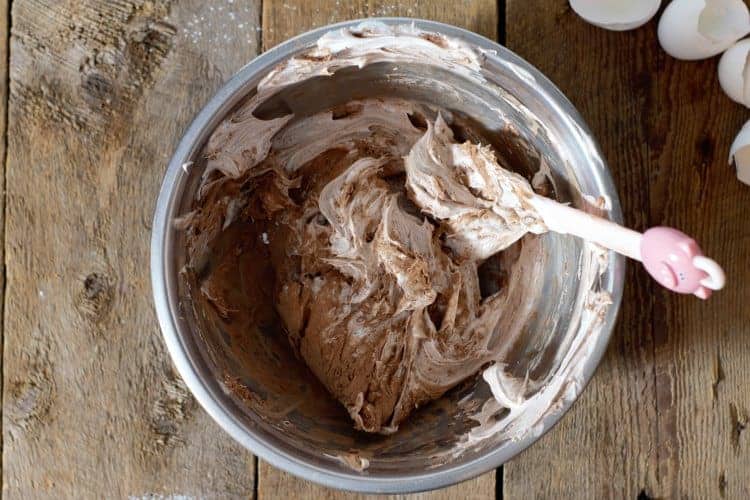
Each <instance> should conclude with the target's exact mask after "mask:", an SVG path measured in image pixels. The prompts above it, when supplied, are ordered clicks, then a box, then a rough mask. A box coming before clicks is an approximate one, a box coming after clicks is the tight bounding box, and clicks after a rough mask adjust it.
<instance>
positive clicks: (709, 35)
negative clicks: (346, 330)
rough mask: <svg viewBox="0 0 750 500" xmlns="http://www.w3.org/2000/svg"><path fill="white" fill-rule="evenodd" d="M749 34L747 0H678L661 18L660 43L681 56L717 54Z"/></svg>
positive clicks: (693, 56) (702, 57)
mask: <svg viewBox="0 0 750 500" xmlns="http://www.w3.org/2000/svg"><path fill="white" fill-rule="evenodd" d="M748 33H750V12H748V9H747V6H746V5H745V2H743V0H674V1H673V2H672V3H670V4H669V5H668V6H667V8H666V9H665V10H664V13H663V14H662V16H661V19H660V20H659V43H660V44H661V46H662V48H663V49H664V50H665V51H666V52H667V54H669V55H671V56H672V57H675V58H677V59H684V60H696V59H705V58H707V57H711V56H715V55H716V54H719V53H721V52H723V51H724V50H726V49H727V48H729V47H730V46H731V45H732V44H733V43H734V42H736V41H737V40H739V39H740V38H742V37H744V36H745V35H747V34H748Z"/></svg>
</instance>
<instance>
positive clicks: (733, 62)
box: [719, 38, 750, 107]
mask: <svg viewBox="0 0 750 500" xmlns="http://www.w3.org/2000/svg"><path fill="white" fill-rule="evenodd" d="M749 55H750V38H747V39H745V40H741V41H739V42H737V43H735V44H734V45H732V46H731V47H730V48H729V49H727V51H726V52H724V55H722V56H721V60H720V61H719V83H720V84H721V88H722V89H723V90H724V92H725V93H726V94H727V95H728V96H729V97H730V98H731V99H732V100H733V101H735V102H738V103H740V104H744V105H745V106H748V107H750V64H748V63H749V62H750V61H749V60H748V56H749Z"/></svg>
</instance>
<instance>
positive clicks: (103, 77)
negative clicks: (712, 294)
mask: <svg viewBox="0 0 750 500" xmlns="http://www.w3.org/2000/svg"><path fill="white" fill-rule="evenodd" d="M259 22H260V9H259V2H257V1H245V2H242V3H241V4H239V2H238V3H237V4H233V3H231V2H230V3H227V2H222V3H221V4H218V3H215V4H213V3H209V2H202V1H200V0H187V1H182V2H179V3H177V2H174V3H173V2H172V1H169V0H120V1H118V2H101V1H96V0H86V1H78V0H65V1H61V0H16V1H15V2H13V9H12V26H13V29H12V37H11V42H10V46H11V60H10V103H9V107H10V110H9V134H8V162H7V181H8V182H7V226H6V247H5V250H6V255H7V261H8V263H9V265H8V268H7V289H6V309H5V342H4V363H5V366H4V390H3V408H4V412H3V438H4V449H3V463H4V469H3V495H7V496H8V497H9V498H40V497H54V498H127V497H132V498H162V497H171V496H173V495H175V496H184V497H190V498H235V497H238V496H245V497H247V496H250V495H252V493H253V489H254V458H253V457H252V455H250V454H249V453H247V452H245V451H244V450H243V449H242V448H241V447H240V446H239V445H237V444H235V443H234V442H233V441H232V440H231V439H230V438H229V437H228V436H227V435H226V434H225V433H224V432H223V431H221V429H219V427H218V426H216V425H215V424H214V423H213V422H212V421H211V419H210V418H209V417H208V415H207V414H205V413H204V412H203V411H202V410H200V409H199V408H198V406H197V404H196V402H195V401H194V399H193V398H192V396H191V395H190V393H189V391H188V389H187V388H186V387H185V385H184V384H183V382H182V381H181V380H180V379H179V377H178V376H177V375H176V373H175V371H174V370H173V368H172V364H171V362H170V360H169V358H168V356H167V355H166V352H165V349H164V345H163V341H162V339H161V335H160V332H159V328H158V326H157V323H156V319H155V315H154V313H153V306H152V298H151V289H150V279H149V267H148V262H149V239H150V228H151V218H152V214H153V207H154V203H155V200H156V195H157V192H158V189H159V185H160V183H161V178H162V175H163V173H164V170H165V168H166V164H167V161H168V158H169V156H170V155H171V152H172V150H173V148H174V147H175V145H176V141H177V140H178V139H179V137H180V136H181V134H182V132H183V129H184V128H185V127H186V125H187V124H188V123H189V122H190V120H191V119H192V118H193V116H194V115H195V113H196V112H197V111H198V109H200V107H201V106H202V105H203V104H204V102H205V101H206V100H207V99H208V98H209V97H210V96H211V95H212V93H213V92H214V91H215V89H216V88H217V87H218V86H219V85H220V84H221V83H222V81H223V80H224V79H226V78H227V77H228V76H230V75H231V74H232V73H233V72H234V71H236V70H237V69H238V68H239V67H240V66H241V65H243V64H244V63H246V62H247V61H248V60H250V59H251V58H252V57H253V56H254V55H255V54H256V52H257V50H258V48H259V38H260V36H259V31H258V29H257V28H258V27H259Z"/></svg>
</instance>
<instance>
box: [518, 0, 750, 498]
mask: <svg viewBox="0 0 750 500" xmlns="http://www.w3.org/2000/svg"><path fill="white" fill-rule="evenodd" d="M655 31H656V23H655V22H652V23H650V24H649V25H648V26H646V27H644V28H641V29H639V30H637V31H634V32H628V33H612V32H607V31H604V30H600V29H597V28H594V27H592V26H589V25H587V24H586V23H584V22H583V21H581V20H580V19H579V18H578V17H577V16H576V15H575V13H573V12H572V11H571V10H570V9H569V7H568V2H567V1H566V0H547V1H545V2H544V6H543V7H541V6H540V5H539V3H538V2H536V3H532V2H524V1H520V0H510V1H508V6H507V44H508V46H509V48H511V49H512V50H514V51H516V52H518V53H519V54H520V55H521V56H523V57H525V58H526V59H528V60H529V61H530V62H531V63H532V64H534V65H536V66H537V67H538V68H539V69H541V70H542V71H543V72H545V73H546V74H547V75H549V76H550V78H551V79H552V80H553V81H554V82H555V83H557V84H558V85H559V86H560V88H561V89H562V90H563V92H565V93H566V94H567V95H568V97H569V98H570V99H571V100H572V101H573V103H574V104H575V105H576V106H577V107H578V108H579V110H580V111H581V112H582V114H583V115H584V117H585V118H586V120H587V121H588V123H589V124H590V126H591V128H592V129H593V131H594V133H595V135H596V136H597V138H598V140H599V142H600V144H601V146H602V148H603V150H604V153H605V155H606V157H607V158H608V160H609V163H610V166H611V168H612V170H613V173H614V177H615V179H616V182H617V185H618V188H619V192H620V197H621V200H622V202H623V206H624V209H625V214H626V221H627V223H628V224H630V225H632V226H633V227H636V228H638V229H644V228H646V227H648V226H654V225H659V224H666V225H674V226H677V227H679V228H682V229H683V230H685V231H686V232H688V233H689V234H691V235H694V236H695V237H696V238H697V239H698V240H699V241H700V242H701V243H702V245H703V248H704V250H706V251H707V253H709V254H710V255H711V256H713V257H715V258H716V259H717V260H718V261H719V262H721V263H722V264H724V265H725V267H726V269H727V271H728V274H729V276H730V282H729V285H728V288H727V289H726V290H725V291H723V292H721V293H719V294H717V295H715V297H714V298H712V299H711V301H709V302H708V303H703V302H701V301H699V300H697V299H695V298H692V297H682V296H676V295H670V294H668V293H667V292H665V291H663V290H661V289H659V288H658V287H657V286H655V285H654V284H652V283H651V282H650V280H649V278H648V277H647V276H646V274H645V272H643V271H642V270H641V269H638V268H637V267H636V266H630V269H629V270H628V274H627V284H626V292H625V300H624V304H623V309H622V313H621V316H620V320H619V325H618V328H617V331H616V333H615V335H614V336H613V339H612V343H611V345H610V349H609V352H608V355H607V357H606V360H605V362H604V363H603V365H602V367H601V368H600V369H599V371H598V372H597V374H596V376H595V378H594V380H593V382H592V383H591V384H590V386H589V388H588V389H587V391H586V392H585V393H584V395H583V397H582V398H581V400H580V401H579V402H578V403H577V404H576V405H575V407H574V408H573V410H572V411H571V412H570V414H569V415H568V416H566V417H565V418H564V419H563V421H562V422H561V423H560V425H558V426H557V428H555V429H554V430H553V431H552V432H550V433H549V435H547V436H546V437H545V438H543V439H542V440H541V441H540V443H538V444H537V445H536V446H534V447H533V448H532V449H530V450H528V451H527V452H526V453H524V454H523V455H522V456H521V457H519V458H518V459H517V460H515V461H513V462H511V463H509V464H507V465H506V467H505V479H504V487H505V488H504V489H505V493H506V495H507V497H508V498H518V497H541V498H557V497H575V498H603V497H616V498H621V497H622V498H635V497H636V496H638V495H639V494H640V493H644V494H645V495H647V497H659V498H661V497H694V498H707V497H712V498H715V497H723V496H726V497H727V498H744V497H747V496H748V494H749V493H750V476H748V474H747V471H748V470H750V438H748V436H747V435H746V433H745V432H744V428H745V427H746V425H747V415H748V410H750V394H749V393H748V392H747V390H743V389H742V387H743V381H746V380H747V379H748V377H749V376H750V363H749V361H750V344H748V343H747V334H748V333H750V312H749V310H748V308H747V307H746V304H748V302H749V301H750V288H748V287H747V286H746V283H747V280H748V278H750V270H748V268H747V265H746V263H747V262H748V253H749V252H750V245H749V244H748V241H749V238H750V218H748V217H747V216H746V214H745V212H746V210H747V207H748V206H750V205H749V203H750V189H748V188H747V187H746V186H743V185H741V184H740V183H739V182H738V181H737V180H736V179H735V177H734V174H733V173H732V171H731V170H730V169H729V168H728V167H727V165H726V155H727V151H728V149H729V144H730V143H731V140H732V138H733V136H734V134H735V133H736V131H737V130H738V129H739V127H740V125H741V124H742V121H743V119H746V118H747V116H746V113H745V112H744V111H743V110H742V109H740V107H739V106H737V105H734V104H732V103H731V102H730V101H729V99H727V98H726V97H724V96H723V94H722V93H721V91H720V89H719V85H718V82H717V78H716V61H715V60H710V61H704V62H697V63H685V62H678V61H675V60H673V59H671V58H669V57H668V56H667V55H666V54H664V53H663V52H661V50H660V49H659V46H658V42H657V40H656V36H655Z"/></svg>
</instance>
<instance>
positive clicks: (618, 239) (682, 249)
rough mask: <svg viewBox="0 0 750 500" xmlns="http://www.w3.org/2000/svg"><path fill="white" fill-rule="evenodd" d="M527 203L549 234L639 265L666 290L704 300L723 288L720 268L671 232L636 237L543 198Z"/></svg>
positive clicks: (682, 236) (679, 234) (666, 229)
mask: <svg viewBox="0 0 750 500" xmlns="http://www.w3.org/2000/svg"><path fill="white" fill-rule="evenodd" d="M530 201H531V203H532V205H533V206H534V208H535V209H536V210H537V212H538V213H539V215H540V216H541V218H542V219H543V220H544V223H545V225H546V226H547V227H548V228H549V230H550V231H554V232H556V233H562V234H571V235H574V236H578V237H580V238H583V239H585V240H589V241H592V242H594V243H597V244H599V245H601V246H603V247H605V248H608V249H610V250H613V251H615V252H617V253H619V254H622V255H625V256H626V257H630V258H631V259H634V260H637V261H640V262H642V263H643V267H645V268H646V271H648V273H649V274H650V275H651V276H652V277H653V278H654V279H655V280H656V281H657V282H659V283H660V284H661V285H662V286H664V287H665V288H668V289H669V290H672V291H675V292H678V293H692V294H694V295H696V296H697V297H700V298H701V299H707V298H709V297H710V296H711V292H712V291H713V290H720V289H721V288H723V287H724V283H725V281H726V278H725V275H724V271H723V270H722V268H721V267H720V266H719V265H718V264H717V263H716V262H715V261H713V260H711V259H709V258H708V257H705V256H704V255H703V252H702V251H701V249H700V247H699V246H698V244H697V243H696V242H695V240H693V239H692V238H690V237H689V236H688V235H686V234H685V233H682V232H680V231H678V230H676V229H672V228H670V227H653V228H651V229H649V230H648V231H646V232H645V233H639V232H638V231H634V230H632V229H628V228H626V227H623V226H620V225H619V224H616V223H614V222H612V221H609V220H607V219H603V218H601V217H596V216H594V215H592V214H589V213H587V212H584V211H582V210H578V209H575V208H572V207H569V206H567V205H563V204H562V203H559V202H557V201H554V200H552V199H549V198H545V197H543V196H539V195H533V196H532V199H531V200H530Z"/></svg>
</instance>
